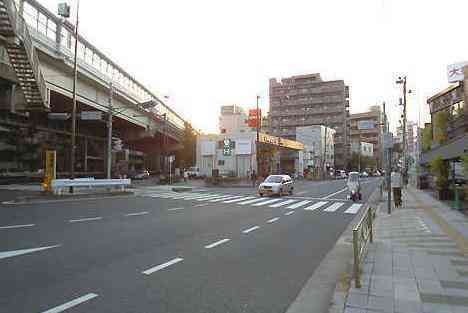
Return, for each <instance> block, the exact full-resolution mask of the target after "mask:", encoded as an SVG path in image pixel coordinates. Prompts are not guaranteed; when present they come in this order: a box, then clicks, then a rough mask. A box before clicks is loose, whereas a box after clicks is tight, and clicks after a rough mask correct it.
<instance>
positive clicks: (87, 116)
mask: <svg viewBox="0 0 468 313" xmlns="http://www.w3.org/2000/svg"><path fill="white" fill-rule="evenodd" d="M80 116H81V119H82V120H87V121H96V120H101V119H102V112H101V111H81V113H80Z"/></svg>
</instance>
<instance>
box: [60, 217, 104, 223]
mask: <svg viewBox="0 0 468 313" xmlns="http://www.w3.org/2000/svg"><path fill="white" fill-rule="evenodd" d="M97 220H102V217H101V216H97V217H87V218H79V219H75V220H68V222H70V223H78V222H88V221H97Z"/></svg>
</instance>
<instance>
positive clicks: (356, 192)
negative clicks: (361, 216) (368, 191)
mask: <svg viewBox="0 0 468 313" xmlns="http://www.w3.org/2000/svg"><path fill="white" fill-rule="evenodd" d="M358 175H359V174H358V173H353V172H352V173H349V177H348V182H347V184H346V185H347V187H348V190H349V195H348V199H351V200H353V202H356V201H357V200H361V199H362V195H361V183H360V182H359V176H358Z"/></svg>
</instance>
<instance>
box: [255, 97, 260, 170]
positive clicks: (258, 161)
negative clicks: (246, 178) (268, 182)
mask: <svg viewBox="0 0 468 313" xmlns="http://www.w3.org/2000/svg"><path fill="white" fill-rule="evenodd" d="M259 99H260V96H258V95H257V113H256V118H257V121H256V124H255V126H256V129H257V143H256V144H255V150H256V152H255V155H256V156H257V175H259V174H260V156H259V152H260V150H259V149H258V145H259V143H260V118H259V113H260V112H259V109H258V100H259Z"/></svg>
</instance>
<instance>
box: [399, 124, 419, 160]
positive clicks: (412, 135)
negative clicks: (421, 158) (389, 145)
mask: <svg viewBox="0 0 468 313" xmlns="http://www.w3.org/2000/svg"><path fill="white" fill-rule="evenodd" d="M417 132H418V124H417V123H416V122H413V121H407V122H406V152H407V155H409V156H411V157H412V158H413V159H416V157H415V155H416V151H417V150H416V149H417V147H416V141H417ZM395 143H401V144H403V126H401V125H400V126H398V127H397V135H396V139H395Z"/></svg>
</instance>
